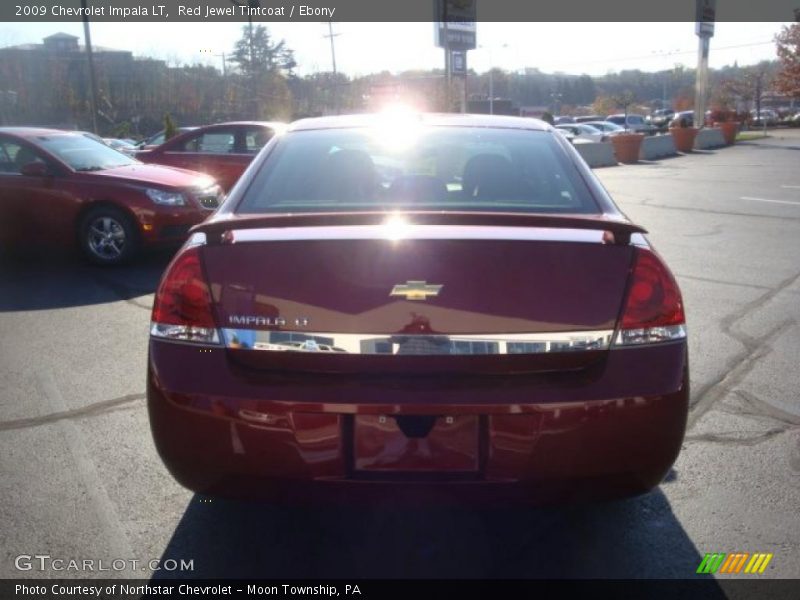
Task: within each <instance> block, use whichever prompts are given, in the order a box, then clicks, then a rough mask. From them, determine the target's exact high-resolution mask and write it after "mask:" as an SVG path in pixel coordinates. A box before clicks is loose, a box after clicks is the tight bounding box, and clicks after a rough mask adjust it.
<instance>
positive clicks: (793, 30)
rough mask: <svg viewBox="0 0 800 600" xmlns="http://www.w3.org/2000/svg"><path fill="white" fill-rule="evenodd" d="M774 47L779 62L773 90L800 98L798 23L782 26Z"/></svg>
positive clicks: (799, 33) (799, 36)
mask: <svg viewBox="0 0 800 600" xmlns="http://www.w3.org/2000/svg"><path fill="white" fill-rule="evenodd" d="M775 45H776V50H777V54H778V61H779V62H780V70H779V71H778V75H777V77H776V78H775V81H774V87H775V90H777V91H779V92H783V93H784V94H787V95H788V96H791V97H793V98H800V23H792V24H791V25H788V26H784V27H783V28H782V29H781V32H780V33H779V34H778V35H776V36H775Z"/></svg>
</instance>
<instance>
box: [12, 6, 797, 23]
mask: <svg viewBox="0 0 800 600" xmlns="http://www.w3.org/2000/svg"><path fill="white" fill-rule="evenodd" d="M476 6H477V20H478V21H497V22H518V21H526V22H550V21H572V22H585V21H598V22H615V21H626V22H638V23H642V22H674V21H686V22H693V21H694V20H695V0H671V1H670V2H644V1H642V0H613V2H598V1H597V0H559V1H558V2H529V1H521V0H478V2H477V5H476ZM86 9H87V11H88V13H87V14H88V17H89V19H90V20H92V21H100V22H102V21H110V22H127V21H129V22H169V21H173V22H175V21H196V22H201V21H210V22H225V21H245V22H246V21H247V20H248V18H249V19H252V20H253V21H254V22H265V23H266V22H277V21H297V22H319V21H328V20H330V21H339V22H359V21H361V22H379V21H391V22H406V21H434V20H436V19H435V18H434V1H433V0H402V1H388V0H300V1H297V2H295V1H294V0H258V1H256V0H151V1H150V2H147V1H146V0H87V2H86ZM716 12H717V14H716V20H717V21H731V22H734V21H740V22H750V21H752V22H755V21H765V22H772V21H775V22H786V21H795V20H797V19H798V18H800V0H760V1H759V2H753V1H752V0H725V2H720V3H719V6H718V7H717V11H716ZM83 16H84V12H83V8H82V2H81V0H39V1H37V0H3V1H2V2H0V20H2V21H9V22H59V21H62V22H65V21H80V20H82V18H83Z"/></svg>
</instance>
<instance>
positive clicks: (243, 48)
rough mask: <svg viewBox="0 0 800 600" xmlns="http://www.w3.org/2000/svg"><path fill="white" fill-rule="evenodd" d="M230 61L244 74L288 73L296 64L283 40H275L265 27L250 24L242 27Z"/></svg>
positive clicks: (291, 51) (290, 72)
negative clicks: (240, 35)
mask: <svg viewBox="0 0 800 600" xmlns="http://www.w3.org/2000/svg"><path fill="white" fill-rule="evenodd" d="M231 62H233V63H235V64H236V65H237V66H238V67H239V70H240V71H241V72H242V74H243V75H246V76H253V75H259V74H265V73H274V72H276V71H277V72H281V73H283V74H286V75H290V74H292V73H293V72H294V69H295V67H296V66H297V62H296V61H295V59H294V51H293V50H291V49H290V48H288V47H287V46H286V42H285V41H284V40H280V41H278V42H275V41H273V39H272V37H271V36H270V34H269V30H268V29H267V28H266V27H264V26H263V25H255V26H253V25H252V24H251V25H244V26H243V27H242V37H240V38H239V40H238V41H237V42H236V45H235V46H234V50H233V57H232V58H231Z"/></svg>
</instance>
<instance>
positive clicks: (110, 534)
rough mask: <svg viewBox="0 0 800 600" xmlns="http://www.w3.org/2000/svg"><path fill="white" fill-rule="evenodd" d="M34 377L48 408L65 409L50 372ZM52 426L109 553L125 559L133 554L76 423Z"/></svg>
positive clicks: (63, 421)
mask: <svg viewBox="0 0 800 600" xmlns="http://www.w3.org/2000/svg"><path fill="white" fill-rule="evenodd" d="M37 380H38V386H39V389H40V390H41V392H42V398H43V399H44V401H45V403H46V404H47V405H48V408H49V412H53V413H64V412H66V411H67V403H66V402H65V401H64V397H63V396H62V395H61V391H60V390H59V389H58V384H57V383H56V380H55V378H54V377H53V375H52V374H51V373H49V372H47V371H42V372H40V373H38V374H37ZM54 426H55V427H58V428H59V429H60V430H61V434H62V436H63V439H64V441H65V442H66V445H67V448H68V449H69V452H70V454H71V455H72V460H73V462H74V464H75V467H76V471H77V476H78V479H79V481H80V482H81V483H82V484H83V487H84V489H85V490H86V493H87V495H88V496H89V498H90V500H91V502H92V504H93V505H94V506H93V508H94V513H95V515H96V516H97V518H98V521H99V522H100V526H101V527H102V528H103V529H104V530H105V537H106V540H105V541H106V542H107V543H108V549H109V550H110V551H111V552H112V553H113V556H114V558H122V559H126V558H131V557H133V551H132V549H131V545H130V542H129V540H128V536H127V535H126V533H125V529H124V528H123V526H122V522H121V520H120V517H119V514H118V513H117V509H116V507H115V506H114V503H113V502H112V500H111V498H110V497H109V495H108V492H107V491H106V488H105V486H104V485H103V484H102V482H101V479H100V475H99V474H98V472H97V467H96V466H95V464H94V461H93V460H92V458H91V456H90V455H89V450H88V449H87V448H86V444H85V442H84V441H83V432H82V431H81V430H80V428H79V427H78V425H77V424H76V423H74V422H73V421H70V420H62V421H58V422H57V423H55V424H54Z"/></svg>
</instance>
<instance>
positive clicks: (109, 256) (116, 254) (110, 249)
mask: <svg viewBox="0 0 800 600" xmlns="http://www.w3.org/2000/svg"><path fill="white" fill-rule="evenodd" d="M78 246H79V247H80V249H81V252H82V253H83V255H84V257H85V258H86V259H87V260H88V261H90V262H92V263H94V264H96V265H106V266H114V265H120V264H124V263H126V262H128V261H130V259H131V258H133V257H134V256H135V255H136V254H137V252H138V250H139V234H138V231H137V229H136V226H135V224H134V222H133V219H132V218H131V217H130V216H129V215H128V214H127V213H125V212H124V211H122V210H120V209H119V208H115V207H113V206H98V207H95V208H92V209H90V210H89V211H88V212H87V213H86V214H85V215H84V216H83V218H82V219H81V221H80V224H79V225H78Z"/></svg>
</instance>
